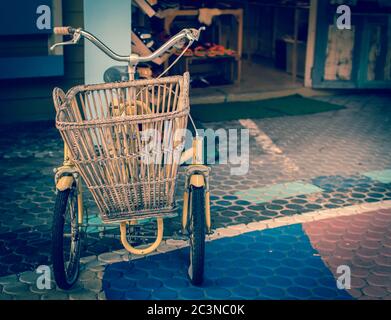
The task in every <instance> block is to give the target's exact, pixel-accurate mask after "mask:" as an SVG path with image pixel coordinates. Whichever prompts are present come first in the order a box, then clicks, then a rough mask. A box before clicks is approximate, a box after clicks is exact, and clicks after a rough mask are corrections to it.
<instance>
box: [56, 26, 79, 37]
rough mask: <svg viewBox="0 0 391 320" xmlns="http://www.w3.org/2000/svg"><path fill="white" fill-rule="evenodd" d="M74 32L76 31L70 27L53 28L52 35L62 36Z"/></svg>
mask: <svg viewBox="0 0 391 320" xmlns="http://www.w3.org/2000/svg"><path fill="white" fill-rule="evenodd" d="M75 31H76V30H75V29H74V28H72V27H55V28H54V29H53V33H54V34H58V35H63V36H66V35H71V34H73V33H74V32H75Z"/></svg>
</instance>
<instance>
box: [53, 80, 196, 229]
mask: <svg viewBox="0 0 391 320" xmlns="http://www.w3.org/2000/svg"><path fill="white" fill-rule="evenodd" d="M188 95H189V75H188V73H185V74H184V75H183V76H174V77H166V78H161V79H153V80H136V81H130V82H119V83H107V84H98V85H87V86H77V87H74V88H72V89H71V90H70V91H69V92H68V93H67V94H66V96H65V97H64V101H63V103H62V104H61V106H60V107H59V108H58V109H57V116H56V126H57V128H58V129H59V131H60V133H61V136H62V138H63V139H64V141H65V143H66V144H67V146H68V148H69V150H70V156H71V158H72V161H73V162H74V163H75V165H76V167H77V169H78V170H79V172H80V174H81V176H82V177H83V179H84V181H85V183H86V184H87V187H88V189H89V190H90V191H91V193H92V194H93V196H94V199H95V201H96V203H97V205H98V207H99V210H100V213H101V216H102V220H103V221H104V222H119V221H126V220H131V219H139V218H151V217H161V216H167V215H172V213H173V212H174V211H175V197H174V196H175V183H176V177H177V172H178V167H179V157H180V154H181V152H182V150H183V147H184V137H183V135H182V134H180V135H178V134H177V133H178V132H181V131H180V130H179V131H177V129H185V128H186V126H187V119H188V114H189V96H188ZM156 133H158V134H156Z"/></svg>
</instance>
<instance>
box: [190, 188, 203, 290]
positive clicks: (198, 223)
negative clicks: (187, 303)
mask: <svg viewBox="0 0 391 320" xmlns="http://www.w3.org/2000/svg"><path fill="white" fill-rule="evenodd" d="M190 202H191V203H190V217H189V224H188V227H189V240H190V265H189V270H188V273H189V277H190V281H191V283H192V284H193V285H200V284H201V283H202V282H203V280H204V259H205V188H204V187H192V188H191V190H190Z"/></svg>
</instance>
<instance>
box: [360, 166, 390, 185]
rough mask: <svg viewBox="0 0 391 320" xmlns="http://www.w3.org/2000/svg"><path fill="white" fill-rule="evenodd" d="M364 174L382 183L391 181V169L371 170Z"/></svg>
mask: <svg viewBox="0 0 391 320" xmlns="http://www.w3.org/2000/svg"><path fill="white" fill-rule="evenodd" d="M362 175H363V176H367V177H369V178H371V179H372V180H377V181H380V182H381V183H391V169H388V170H375V171H369V172H365V173H363V174H362Z"/></svg>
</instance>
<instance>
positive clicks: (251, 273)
mask: <svg viewBox="0 0 391 320" xmlns="http://www.w3.org/2000/svg"><path fill="white" fill-rule="evenodd" d="M188 250H189V249H188V248H182V249H178V250H175V251H171V252H168V253H164V254H157V255H152V256H148V257H145V258H142V259H137V260H134V261H133V262H131V263H128V262H120V263H114V264H111V265H108V266H107V267H106V270H105V273H104V277H103V288H104V290H105V294H106V298H107V299H352V297H351V296H350V295H349V294H348V293H347V292H346V291H345V290H339V289H338V288H337V287H336V281H335V279H334V277H333V275H332V273H331V272H330V271H329V270H328V268H327V267H326V266H325V264H324V263H323V261H322V259H321V257H320V256H319V255H318V253H317V251H315V250H314V249H313V248H312V246H311V244H310V241H309V238H308V237H307V235H306V234H305V233H304V231H303V230H302V226H301V225H300V224H295V225H290V226H284V227H280V228H275V229H268V230H263V231H253V232H249V233H244V234H241V235H238V236H235V237H227V238H222V239H218V240H214V241H210V242H207V244H206V261H205V281H204V284H203V285H202V286H201V287H195V286H193V285H191V284H190V282H189V280H188V278H187V268H188V258H189V255H188Z"/></svg>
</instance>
